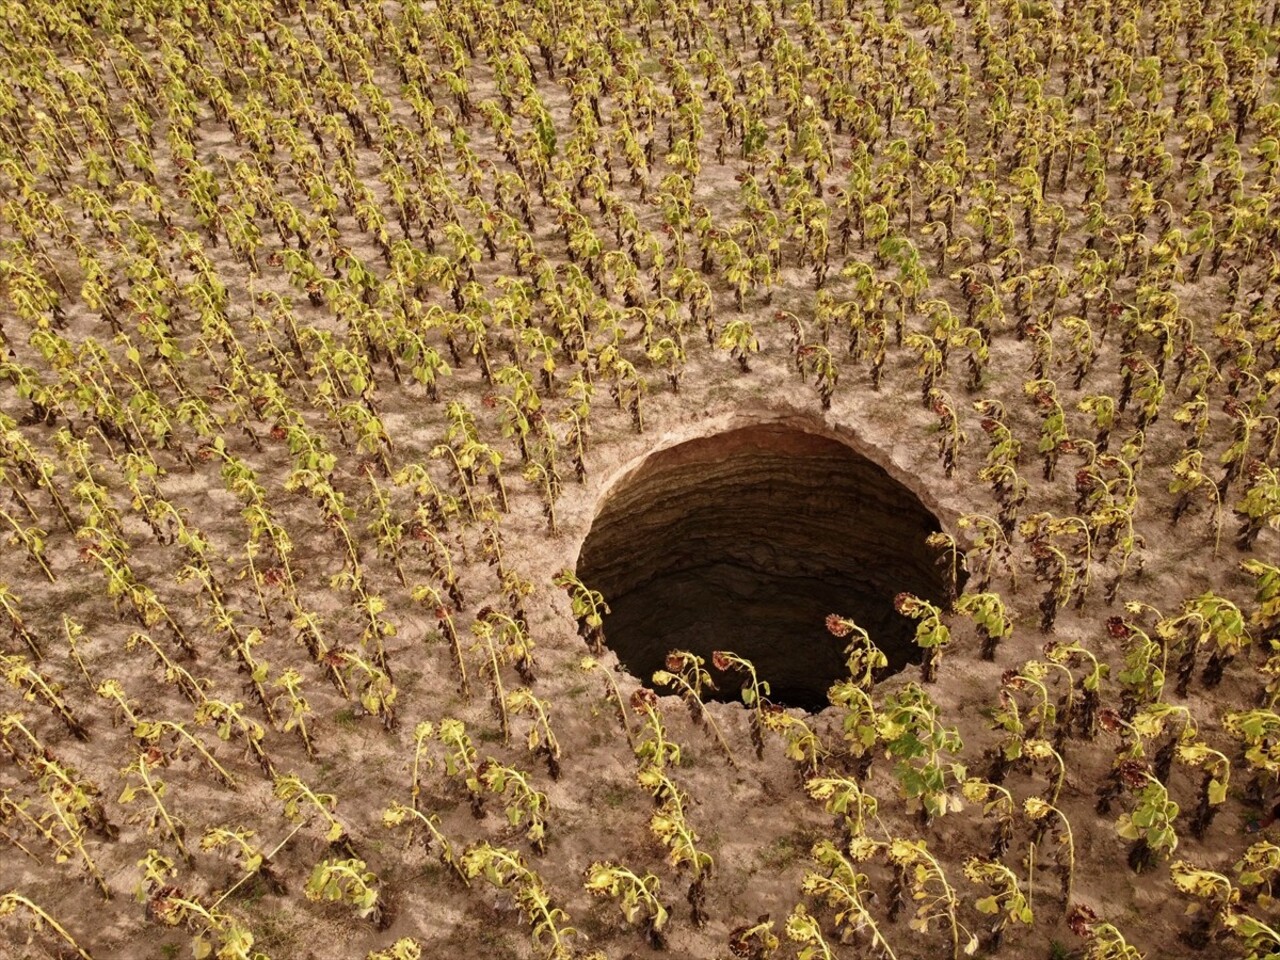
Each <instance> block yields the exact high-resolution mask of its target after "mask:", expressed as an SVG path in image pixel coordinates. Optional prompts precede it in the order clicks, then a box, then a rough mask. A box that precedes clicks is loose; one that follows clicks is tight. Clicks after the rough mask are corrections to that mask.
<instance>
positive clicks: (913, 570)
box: [577, 425, 944, 710]
mask: <svg viewBox="0 0 1280 960" xmlns="http://www.w3.org/2000/svg"><path fill="white" fill-rule="evenodd" d="M939 529H940V525H939V523H938V521H937V519H936V518H935V517H934V516H933V515H932V514H931V513H930V512H929V511H928V510H927V509H926V508H925V506H924V505H923V504H922V503H921V502H920V500H919V498H918V497H917V496H916V495H915V494H913V493H912V492H911V491H910V490H908V489H907V488H906V487H904V486H903V485H902V484H900V483H898V482H897V481H895V480H894V479H893V478H892V477H890V476H889V474H888V473H886V472H885V471H884V470H883V469H882V468H881V467H879V466H877V465H876V464H875V463H873V462H871V461H870V460H868V459H867V458H866V457H864V456H862V455H860V454H858V453H857V452H855V451H854V450H852V449H851V448H850V447H848V446H846V445H845V444H843V443H840V442H839V441H837V440H833V439H830V438H828V437H824V436H819V435H817V434H811V433H806V432H803V431H800V430H797V429H795V428H793V427H784V426H772V425H769V426H755V427H745V428H741V429H737V430H733V431H729V432H726V433H722V434H718V435H715V436H711V437H706V438H702V439H698V440H690V441H687V442H685V443H681V444H679V445H677V446H673V447H670V448H667V449H665V450H661V451H659V452H657V453H655V454H653V455H652V456H651V457H649V458H648V459H647V460H646V461H645V462H644V463H643V464H642V465H641V466H640V467H639V468H638V469H637V470H636V471H635V472H634V473H632V474H631V475H630V476H629V477H627V478H625V479H624V480H622V481H621V482H620V483H618V484H617V485H616V487H615V488H614V489H613V490H612V491H611V492H610V494H609V495H608V497H607V498H606V499H605V501H604V503H603V504H602V506H601V508H600V510H599V513H598V515H597V517H596V519H595V521H594V523H593V524H592V527H591V531H590V533H589V534H588V536H587V538H586V541H585V543H584V544H583V547H582V551H581V554H580V556H579V561H578V570H577V572H578V577H579V578H580V579H581V580H582V581H583V582H584V583H586V584H587V585H588V586H590V587H591V588H592V589H595V590H599V591H601V593H603V594H604V597H605V600H606V601H607V602H608V603H609V605H610V607H611V608H612V613H611V614H610V615H609V616H607V617H606V619H605V637H606V642H607V644H608V645H609V646H610V647H611V648H612V649H613V650H615V651H616V652H617V654H618V657H619V659H620V660H621V661H622V663H623V665H624V666H626V667H627V668H628V669H629V670H631V671H632V672H633V673H634V674H635V675H636V676H637V677H638V678H639V679H640V680H642V681H643V682H645V683H649V682H650V678H651V676H652V674H653V672H654V671H655V670H657V669H660V668H661V667H662V665H663V660H664V658H665V656H666V654H667V652H668V651H669V650H673V649H681V650H690V651H693V652H694V653H697V654H699V655H701V656H704V657H706V658H707V660H708V666H710V659H711V651H713V650H717V649H727V650H733V651H734V652H736V653H738V654H740V655H741V656H744V657H746V658H747V659H749V660H751V661H752V662H753V663H754V664H755V665H756V668H757V672H758V673H759V675H760V677H761V678H762V679H764V680H767V681H768V682H769V683H770V684H771V686H772V690H773V699H774V700H775V701H777V702H780V703H784V704H787V705H789V706H797V707H803V708H805V709H809V710H817V709H821V708H822V707H824V706H825V705H826V703H827V700H826V691H827V689H828V687H829V686H830V684H831V683H832V682H833V681H835V680H837V679H839V678H840V677H841V676H843V675H844V673H845V668H844V660H843V648H844V644H845V641H843V640H839V639H837V638H835V637H832V636H831V635H830V634H829V633H828V632H827V631H826V627H825V619H826V616H827V614H830V613H837V614H840V615H841V616H844V617H848V618H851V619H853V620H854V621H855V622H857V623H858V624H860V625H861V626H863V627H864V628H865V629H866V630H867V631H868V632H869V633H870V634H871V636H872V638H873V639H874V640H875V641H876V643H877V644H878V645H879V646H880V647H881V649H883V650H884V651H885V653H886V654H887V655H888V657H889V661H890V667H889V669H890V670H899V669H901V668H902V667H904V666H905V665H906V664H907V663H909V662H916V661H918V659H919V650H918V648H916V646H915V644H914V642H913V640H912V637H913V636H914V632H915V625H914V622H913V621H910V620H908V619H906V618H904V617H902V616H900V615H899V614H898V613H897V612H896V611H895V610H894V609H893V598H894V596H895V595H896V594H897V593H899V592H902V591H904V590H905V591H909V592H911V593H914V594H916V595H917V596H920V597H923V598H925V599H928V600H930V601H932V602H934V603H939V604H941V603H942V602H943V599H944V589H943V582H942V578H941V576H940V573H939V571H938V570H937V569H936V567H935V565H934V562H933V557H934V552H933V551H932V550H931V549H930V548H929V547H928V546H927V545H926V543H925V538H926V537H927V536H928V535H929V534H930V533H932V532H935V531H937V530H939ZM717 682H718V683H719V684H720V687H721V690H720V699H726V700H736V699H737V698H738V694H737V691H738V686H739V683H738V682H737V681H735V680H733V679H732V678H723V677H719V676H717Z"/></svg>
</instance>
